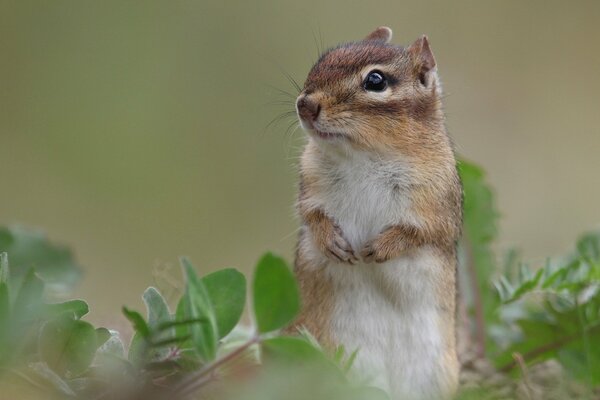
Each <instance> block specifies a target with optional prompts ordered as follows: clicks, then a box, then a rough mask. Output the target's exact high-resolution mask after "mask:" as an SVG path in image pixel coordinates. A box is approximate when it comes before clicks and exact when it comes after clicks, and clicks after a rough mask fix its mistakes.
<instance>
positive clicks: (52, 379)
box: [29, 362, 75, 397]
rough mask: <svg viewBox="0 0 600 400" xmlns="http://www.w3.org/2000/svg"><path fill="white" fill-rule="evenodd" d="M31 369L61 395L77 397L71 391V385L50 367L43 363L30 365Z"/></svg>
mask: <svg viewBox="0 0 600 400" xmlns="http://www.w3.org/2000/svg"><path fill="white" fill-rule="evenodd" d="M29 369H30V370H31V371H33V372H34V373H35V374H36V375H37V376H39V377H40V378H42V379H43V380H44V381H46V382H48V383H49V384H51V385H52V387H54V389H56V390H57V391H58V392H59V393H62V394H63V395H67V396H69V397H75V392H73V390H72V389H71V387H70V386H69V384H68V383H67V382H65V381H64V380H63V379H62V378H61V377H60V376H58V375H57V374H56V373H55V372H54V371H52V370H51V369H50V368H48V365H47V364H46V363H43V362H36V363H31V364H29Z"/></svg>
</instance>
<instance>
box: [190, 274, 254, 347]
mask: <svg viewBox="0 0 600 400" xmlns="http://www.w3.org/2000/svg"><path fill="white" fill-rule="evenodd" d="M201 280H202V283H203V284H204V287H205V288H206V291H207V293H208V296H209V297H210V300H211V303H212V305H213V308H214V311H215V315H216V319H217V328H218V332H219V338H223V337H225V336H226V335H227V334H228V333H229V332H231V330H232V329H233V328H234V327H235V326H236V324H237V323H238V322H239V320H240V318H241V316H242V313H243V312H244V305H245V303H246V278H245V277H244V275H243V274H242V273H241V272H239V271H238V270H236V269H233V268H227V269H222V270H219V271H216V272H213V273H212V274H209V275H206V276H204V277H203V278H202V279H201Z"/></svg>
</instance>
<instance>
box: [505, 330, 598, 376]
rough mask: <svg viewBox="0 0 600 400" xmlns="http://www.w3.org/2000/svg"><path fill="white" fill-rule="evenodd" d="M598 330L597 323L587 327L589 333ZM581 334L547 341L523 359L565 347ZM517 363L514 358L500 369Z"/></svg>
mask: <svg viewBox="0 0 600 400" xmlns="http://www.w3.org/2000/svg"><path fill="white" fill-rule="evenodd" d="M596 331H597V332H598V333H600V325H596V326H594V327H588V329H587V333H588V335H589V334H592V332H593V333H596ZM580 336H581V334H580V333H576V334H574V335H570V336H565V337H563V338H560V339H558V340H556V341H554V342H551V343H546V344H544V345H542V346H539V347H536V348H535V349H533V350H530V351H528V352H527V353H524V354H523V360H525V361H531V360H532V359H534V358H536V357H538V356H540V355H542V354H544V353H546V352H548V351H552V350H556V349H559V348H561V347H563V346H564V345H566V344H567V343H570V342H572V341H573V340H576V339H579V337H580ZM516 365H517V362H516V361H514V360H513V361H511V362H509V363H507V364H505V365H503V366H502V367H500V368H499V369H498V370H499V371H500V372H508V371H510V370H511V369H513V368H514V367H515V366H516Z"/></svg>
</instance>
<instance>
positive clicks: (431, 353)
mask: <svg viewBox="0 0 600 400" xmlns="http://www.w3.org/2000/svg"><path fill="white" fill-rule="evenodd" d="M357 157H362V156H357ZM323 162H324V163H325V164H326V166H325V168H323V167H324V165H320V166H319V170H320V171H327V172H326V173H325V174H324V175H321V176H320V179H319V182H318V183H317V185H319V186H320V187H319V188H318V190H316V191H315V192H316V193H318V195H317V196H314V197H313V198H311V200H310V201H311V203H313V202H314V204H313V205H314V206H315V207H319V208H321V209H323V210H325V212H326V213H327V214H328V215H330V216H331V217H333V218H334V220H335V221H336V222H337V223H338V224H339V226H340V227H341V229H342V231H343V233H344V235H345V237H346V239H347V240H348V241H349V242H350V244H351V245H352V247H353V249H354V251H355V252H357V253H358V252H359V251H360V249H361V248H362V246H364V244H365V243H366V242H367V241H368V240H371V239H373V238H374V237H375V236H376V235H377V234H378V233H379V232H381V231H382V230H383V229H384V228H385V227H387V226H390V225H393V224H398V223H407V224H411V225H416V226H418V225H419V222H420V221H419V220H418V218H417V217H416V216H415V215H414V214H413V213H412V212H411V207H410V206H411V202H410V196H409V193H410V191H409V189H410V186H411V177H410V173H409V168H408V165H407V164H405V163H402V162H400V161H396V162H393V163H391V162H385V161H381V160H372V159H368V158H367V157H366V156H364V157H363V158H354V159H352V160H347V161H346V160H324V161H323ZM313 254H315V256H317V255H316V250H315V253H313ZM442 267H443V266H442V261H441V260H439V259H438V258H437V256H436V253H435V251H434V250H433V249H431V248H428V247H423V248H420V249H416V250H413V251H410V252H407V254H406V255H405V256H402V257H399V258H397V259H394V260H390V261H388V262H386V263H384V264H364V263H358V264H357V265H353V266H351V265H346V264H337V263H331V262H330V263H328V264H327V266H326V267H325V268H326V270H327V272H328V274H329V275H330V277H331V278H332V283H333V291H334V307H333V313H332V316H331V326H330V327H329V328H330V334H331V336H332V339H333V340H334V341H335V342H337V343H340V344H343V345H344V346H345V348H346V350H347V351H353V350H355V349H359V353H358V357H357V359H356V363H355V368H356V369H357V370H358V372H359V374H360V375H361V376H365V375H367V376H370V377H372V379H373V383H374V384H376V385H378V386H380V387H383V388H384V389H386V390H389V391H390V392H391V393H392V394H393V396H394V399H403V398H410V399H429V398H439V397H440V396H439V394H440V391H443V389H444V388H441V387H439V385H438V384H437V382H439V381H440V377H437V376H436V374H437V373H438V370H437V369H436V368H435V365H436V364H438V363H439V360H440V358H441V356H442V352H443V343H442V337H441V336H442V335H441V333H440V329H439V315H438V310H437V308H436V301H435V288H434V281H435V275H436V273H437V272H438V271H439V269H440V268H442Z"/></svg>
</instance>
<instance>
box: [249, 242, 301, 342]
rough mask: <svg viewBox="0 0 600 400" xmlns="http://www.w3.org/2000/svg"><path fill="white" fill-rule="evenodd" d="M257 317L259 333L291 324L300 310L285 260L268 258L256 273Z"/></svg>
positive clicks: (255, 305)
mask: <svg viewBox="0 0 600 400" xmlns="http://www.w3.org/2000/svg"><path fill="white" fill-rule="evenodd" d="M253 298H254V304H253V306H254V316H255V318H256V323H257V325H258V331H259V332H260V333H266V332H271V331H274V330H277V329H281V328H283V327H285V326H286V325H287V324H289V323H290V322H292V320H293V319H294V317H295V316H296V314H297V313H298V311H299V310H300V296H299V292H298V286H297V284H296V280H295V278H294V276H293V274H292V272H291V271H290V269H289V268H288V266H287V265H286V263H285V261H283V259H282V258H280V257H276V256H274V255H273V254H271V253H267V254H265V255H264V256H263V257H262V258H261V259H260V261H259V262H258V265H257V267H256V271H255V272H254V284H253Z"/></svg>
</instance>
